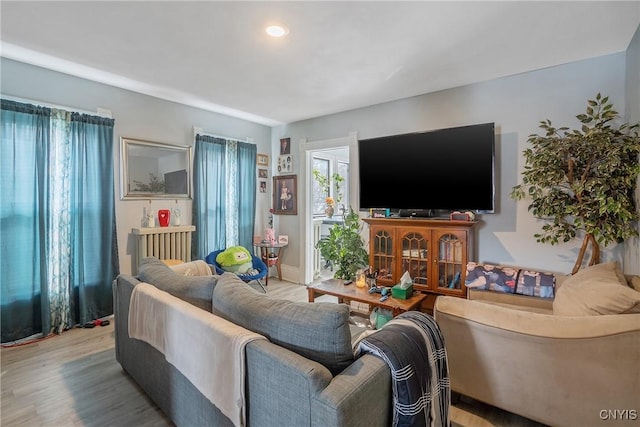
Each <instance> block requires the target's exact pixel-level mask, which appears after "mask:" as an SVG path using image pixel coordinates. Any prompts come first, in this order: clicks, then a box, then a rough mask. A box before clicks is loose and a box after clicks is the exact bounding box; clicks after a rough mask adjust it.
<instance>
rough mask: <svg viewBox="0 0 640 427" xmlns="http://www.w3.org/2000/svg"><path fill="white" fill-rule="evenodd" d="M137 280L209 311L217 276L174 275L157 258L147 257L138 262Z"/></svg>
mask: <svg viewBox="0 0 640 427" xmlns="http://www.w3.org/2000/svg"><path fill="white" fill-rule="evenodd" d="M138 279H140V281H142V282H146V283H149V284H151V285H154V286H155V287H156V288H158V289H160V290H163V291H165V292H168V293H170V294H171V295H173V296H175V297H176V298H180V299H181V300H184V301H186V302H188V303H190V304H193V305H195V306H196V307H200V308H202V309H203V310H207V311H211V297H212V295H213V288H214V287H215V286H216V282H217V280H218V276H186V275H184V274H179V273H176V272H175V271H173V270H172V269H171V268H170V267H168V266H167V265H165V263H163V262H162V261H160V260H159V259H158V258H155V257H147V258H143V259H142V261H141V262H140V267H139V268H138Z"/></svg>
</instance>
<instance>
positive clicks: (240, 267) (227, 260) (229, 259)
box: [216, 246, 253, 274]
mask: <svg viewBox="0 0 640 427" xmlns="http://www.w3.org/2000/svg"><path fill="white" fill-rule="evenodd" d="M216 262H217V263H218V264H220V267H222V269H223V270H224V271H230V272H232V273H236V274H243V273H246V272H248V271H249V270H251V269H252V268H253V259H252V257H251V253H250V252H249V251H248V250H247V249H245V248H244V247H242V246H231V247H228V248H227V249H225V250H224V251H222V252H220V253H219V254H218V256H217V257H216Z"/></svg>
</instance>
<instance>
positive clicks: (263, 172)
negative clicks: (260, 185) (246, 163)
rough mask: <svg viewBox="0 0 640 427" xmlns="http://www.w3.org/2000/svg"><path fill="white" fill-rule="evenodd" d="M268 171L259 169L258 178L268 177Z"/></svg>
mask: <svg viewBox="0 0 640 427" xmlns="http://www.w3.org/2000/svg"><path fill="white" fill-rule="evenodd" d="M267 173H268V172H267V170H266V169H258V178H266V177H267Z"/></svg>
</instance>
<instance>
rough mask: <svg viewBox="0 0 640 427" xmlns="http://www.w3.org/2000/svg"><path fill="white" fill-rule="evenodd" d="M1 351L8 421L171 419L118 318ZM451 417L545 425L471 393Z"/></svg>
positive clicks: (4, 420)
mask: <svg viewBox="0 0 640 427" xmlns="http://www.w3.org/2000/svg"><path fill="white" fill-rule="evenodd" d="M268 291H269V294H271V295H272V296H274V297H277V298H286V299H289V300H294V301H307V291H306V287H305V286H301V285H294V284H291V283H287V282H280V281H278V280H276V279H273V278H270V279H269V286H268ZM319 299H320V300H322V299H325V300H327V301H331V300H332V297H330V296H322V297H320V298H319ZM0 357H1V367H2V375H1V378H0V388H1V392H2V394H1V395H0V401H1V412H0V425H2V426H3V427H12V426H20V427H22V426H29V427H32V426H55V427H58V426H61V427H62V426H64V427H66V426H84V427H94V426H95V427H102V426H118V427H127V426H136V427H137V426H159V427H160V426H173V424H172V423H171V421H169V420H168V419H167V418H166V417H165V416H164V415H163V414H162V413H161V412H160V410H159V409H158V408H157V407H156V406H155V405H154V404H153V402H151V401H150V400H149V399H148V398H147V397H146V395H145V394H144V392H142V390H140V388H138V386H137V385H136V384H135V383H134V382H133V381H132V380H131V379H130V378H129V377H128V376H127V375H126V374H125V373H124V372H123V370H122V369H121V367H120V365H119V364H118V362H116V360H115V352H114V336H113V321H112V322H111V325H109V326H104V327H101V326H98V327H95V328H93V329H73V330H70V331H67V332H65V333H63V334H62V335H59V336H54V337H53V338H48V339H45V340H42V341H39V342H35V343H31V344H28V345H22V346H18V347H12V348H3V349H2V350H1V353H0ZM451 418H452V421H453V425H454V426H455V427H457V426H465V427H487V426H515V427H540V426H541V425H540V424H538V423H535V422H533V421H530V420H528V419H525V418H522V417H519V416H516V415H513V414H510V413H508V412H504V411H502V410H499V409H496V408H493V407H491V406H488V405H485V404H482V403H479V402H475V401H471V400H467V399H463V400H461V401H460V402H459V403H457V404H456V405H454V406H452V408H451ZM190 427H198V426H190Z"/></svg>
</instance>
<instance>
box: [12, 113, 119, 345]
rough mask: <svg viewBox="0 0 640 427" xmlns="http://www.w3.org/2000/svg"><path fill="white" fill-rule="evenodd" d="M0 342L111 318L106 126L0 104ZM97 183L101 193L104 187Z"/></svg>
mask: <svg viewBox="0 0 640 427" xmlns="http://www.w3.org/2000/svg"><path fill="white" fill-rule="evenodd" d="M1 114H2V125H1V126H2V127H1V130H2V136H1V142H2V144H1V146H0V162H1V164H2V172H1V176H2V182H1V183H0V191H1V193H0V196H1V197H0V203H1V204H0V237H1V238H0V278H1V280H2V282H1V283H0V285H1V286H0V289H1V296H2V299H1V301H0V303H1V307H0V308H1V310H2V325H1V330H2V342H3V343H6V342H9V341H15V340H19V339H22V338H26V337H30V336H33V335H37V334H42V335H45V336H46V335H48V334H49V333H50V332H57V333H59V332H61V331H63V330H65V329H67V328H70V327H72V326H73V325H75V324H77V323H85V322H87V321H90V320H93V319H96V318H99V317H104V316H106V315H109V314H111V313H113V302H112V297H111V282H112V281H113V279H114V278H115V276H116V275H117V274H118V273H119V270H118V250H117V240H116V238H115V236H116V226H115V198H114V196H115V192H114V189H113V148H114V144H113V125H114V121H113V120H112V119H106V118H102V117H94V116H88V115H84V114H78V113H70V112H67V111H63V110H57V109H49V108H44V107H37V106H33V105H29V104H23V103H18V102H14V101H8V100H1ZM104 183H108V184H107V185H105V184H104Z"/></svg>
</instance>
